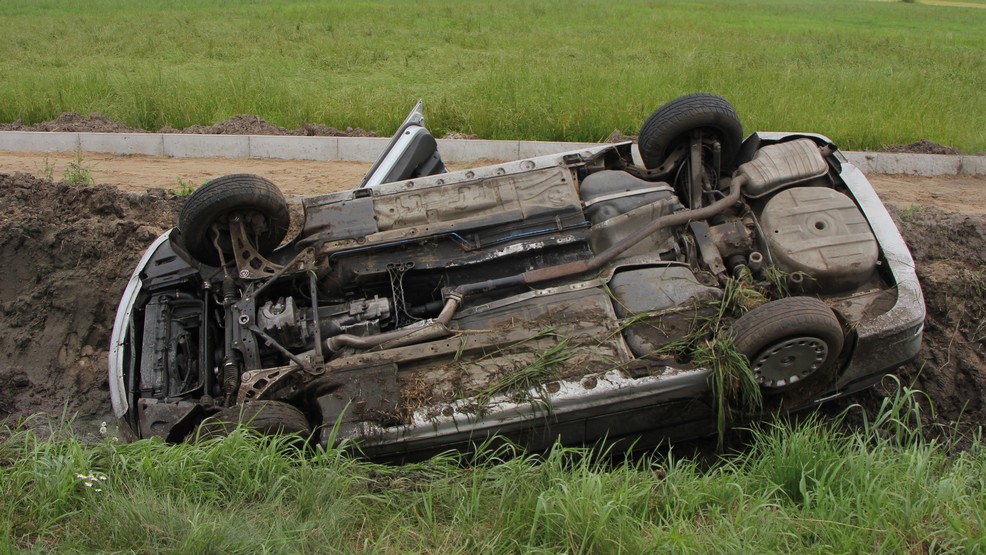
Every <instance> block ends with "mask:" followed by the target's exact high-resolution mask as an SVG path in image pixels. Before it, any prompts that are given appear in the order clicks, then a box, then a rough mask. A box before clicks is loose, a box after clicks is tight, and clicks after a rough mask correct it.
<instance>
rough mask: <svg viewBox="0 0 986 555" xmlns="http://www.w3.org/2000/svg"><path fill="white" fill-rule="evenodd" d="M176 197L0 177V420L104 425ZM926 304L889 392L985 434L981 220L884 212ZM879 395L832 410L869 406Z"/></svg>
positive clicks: (985, 226) (947, 422)
mask: <svg viewBox="0 0 986 555" xmlns="http://www.w3.org/2000/svg"><path fill="white" fill-rule="evenodd" d="M182 203H183V199H180V198H174V197H169V196H168V195H166V194H164V193H162V192H158V193H156V194H155V193H146V194H132V193H125V192H121V191H119V190H117V189H115V188H113V187H109V186H91V187H87V186H76V185H69V184H65V183H52V182H50V181H45V180H43V179H39V178H36V177H32V176H30V175H26V174H14V175H7V174H0V264H2V268H3V271H2V272H0V420H3V419H4V418H6V417H11V416H13V417H15V418H16V417H18V416H22V415H28V414H32V413H44V412H47V413H49V414H51V415H54V416H58V415H60V414H62V411H63V409H65V408H67V410H68V414H70V415H71V414H73V413H78V414H79V415H80V417H81V418H82V419H86V418H88V419H89V420H90V421H91V420H93V419H97V422H98V419H107V420H108V417H109V412H110V407H109V387H108V382H107V370H106V369H107V356H108V347H109V338H110V332H111V329H112V326H113V318H114V315H115V311H116V307H117V304H118V302H119V299H120V295H121V293H122V291H123V289H124V287H125V285H126V282H127V280H128V279H129V277H130V274H131V272H132V271H133V268H134V267H135V266H136V264H137V262H138V260H139V259H140V257H141V256H142V254H143V253H144V251H145V249H146V248H147V246H148V245H149V244H150V243H151V242H152V241H153V240H154V238H155V237H157V236H158V235H159V234H160V233H162V232H163V231H165V230H166V229H168V228H170V227H172V226H173V225H174V223H175V222H176V221H177V216H178V211H179V210H180V207H181V205H182ZM891 211H892V213H893V215H894V218H895V219H896V221H897V224H898V226H899V227H900V229H901V231H902V233H903V235H904V237H905V239H906V240H907V242H908V244H909V245H910V248H911V251H912V253H913V254H914V257H915V259H916V265H917V272H918V276H919V278H920V279H921V283H922V286H923V288H924V294H925V298H926V300H927V309H928V318H927V322H926V324H925V336H924V337H925V339H924V345H923V347H922V350H921V352H920V354H919V355H918V358H917V360H915V361H914V362H912V363H910V364H908V365H907V366H905V367H903V368H901V369H900V370H899V371H898V372H897V374H898V375H899V376H900V377H901V382H902V383H903V384H904V385H906V386H910V387H914V388H917V389H920V390H923V391H925V392H926V393H927V394H928V397H929V398H930V400H931V401H932V404H933V406H934V410H935V420H936V422H938V423H940V424H942V425H944V426H952V425H953V424H954V423H955V422H959V423H960V426H965V425H971V426H978V425H983V424H986V402H984V399H986V370H984V358H986V323H984V322H986V216H984V215H964V214H955V213H949V212H943V211H941V210H939V209H937V208H934V207H920V208H908V209H906V210H897V209H893V208H891ZM887 394H888V393H887V392H886V391H884V390H882V389H880V388H876V389H873V390H869V391H866V392H862V393H860V394H857V395H855V396H853V397H852V398H850V399H847V400H845V401H843V402H841V403H844V404H843V405H842V406H847V405H848V404H851V403H859V404H861V405H863V406H864V407H867V408H874V407H878V406H879V404H880V403H881V402H882V400H883V397H884V396H885V395H887Z"/></svg>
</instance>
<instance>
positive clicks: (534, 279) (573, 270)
mask: <svg viewBox="0 0 986 555" xmlns="http://www.w3.org/2000/svg"><path fill="white" fill-rule="evenodd" d="M743 182H744V180H743V179H742V178H737V179H734V180H733V181H732V183H731V185H730V190H729V194H728V195H726V196H725V197H723V198H721V199H719V200H717V201H716V202H714V203H712V204H710V205H708V206H706V207H704V208H699V209H695V210H683V211H681V212H675V213H674V214H669V215H667V216H664V217H661V218H658V219H656V220H654V221H653V222H652V223H651V224H650V225H648V226H647V227H644V228H642V229H641V230H639V231H638V232H636V233H634V234H633V235H630V236H628V237H626V238H625V239H623V240H621V241H619V242H617V243H615V244H613V246H611V247H609V248H608V249H606V250H605V251H603V252H601V253H599V254H598V255H596V256H595V257H593V258H591V259H589V260H580V261H577V262H570V263H567V264H560V265H558V266H552V267H550V268H541V269H537V270H530V271H528V272H525V273H523V274H520V275H517V276H511V277H506V278H500V279H494V280H488V281H483V282H478V283H470V284H466V285H460V286H459V287H457V288H456V289H455V290H454V291H452V293H451V294H449V298H448V301H447V302H446V303H445V308H443V309H442V312H441V314H439V316H438V317H437V318H435V319H434V320H432V321H430V322H426V323H425V324H424V325H422V326H412V327H407V328H403V329H399V330H395V331H392V332H388V333H382V334H379V335H374V336H370V337H360V336H355V335H350V334H343V335H337V336H335V337H331V338H329V339H328V340H326V341H325V346H326V348H328V349H329V350H330V351H332V352H338V351H339V350H340V349H342V348H343V347H353V348H355V349H371V348H373V347H377V346H379V345H383V344H385V343H386V344H388V346H399V345H405V344H407V341H409V340H412V341H415V342H419V341H427V340H431V339H437V338H439V337H445V336H448V335H451V333H452V331H451V330H450V329H448V323H449V322H450V321H451V320H452V316H453V315H454V314H455V311H456V310H457V309H458V307H459V304H460V303H461V302H462V298H463V297H465V296H467V295H470V294H475V293H480V292H486V291H493V290H495V289H499V288H502V287H514V286H518V285H531V284H534V283H540V282H542V281H549V280H552V279H559V278H564V277H568V276H572V275H576V274H582V273H586V272H591V271H594V270H598V269H600V268H602V267H603V266H605V265H606V264H608V263H609V262H611V261H612V260H613V259H614V258H616V257H617V256H619V255H620V254H621V253H623V252H625V251H626V250H627V249H629V248H630V247H632V246H634V245H636V244H637V243H639V242H640V241H642V240H643V239H644V238H646V237H647V236H649V235H651V234H653V233H654V232H656V231H657V230H659V229H663V228H665V227H670V226H675V225H682V224H685V223H688V222H689V221H692V220H704V219H706V218H709V217H711V216H714V215H715V214H718V213H719V212H722V211H724V210H726V209H727V208H729V207H730V206H732V205H734V204H735V203H736V202H737V201H738V200H739V197H740V190H741V189H742V187H743Z"/></svg>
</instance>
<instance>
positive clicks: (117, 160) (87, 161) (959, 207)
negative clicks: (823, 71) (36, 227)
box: [0, 151, 986, 214]
mask: <svg viewBox="0 0 986 555" xmlns="http://www.w3.org/2000/svg"><path fill="white" fill-rule="evenodd" d="M76 158H77V155H76V154H75V153H65V152H52V153H48V154H39V153H37V152H10V151H0V173H17V172H23V173H30V174H33V175H37V176H43V175H44V174H45V168H46V167H48V168H50V170H51V175H52V176H53V177H54V178H55V180H56V181H57V180H59V179H60V178H61V177H62V176H63V175H64V172H65V168H66V166H67V165H68V164H69V163H72V162H73V161H75V160H76ZM486 162H489V163H495V161H486ZM82 165H83V166H84V167H86V168H88V169H89V170H90V171H91V173H92V176H93V178H94V180H95V181H96V183H102V184H107V185H113V186H115V187H118V188H119V189H121V190H123V191H131V192H143V191H148V190H151V189H164V190H177V189H179V187H180V185H181V183H180V181H179V180H181V182H187V183H191V184H192V185H194V186H199V185H202V184H203V183H205V182H206V181H208V180H210V179H212V178H215V177H219V176H221V175H227V174H231V173H253V174H257V175H262V176H264V177H266V178H268V179H270V180H271V181H273V182H274V183H276V184H277V186H278V187H280V188H281V190H282V191H284V193H285V194H286V195H302V196H304V195H317V194H323V193H331V192H335V191H343V190H345V189H348V188H350V187H353V186H355V185H356V184H357V183H359V181H360V179H361V178H362V177H363V175H364V174H365V173H366V171H367V170H368V169H369V168H370V164H365V163H361V162H316V161H307V160H269V159H259V158H246V159H231V158H167V157H162V156H141V155H132V156H114V155H111V154H100V153H95V152H85V153H82ZM451 166H452V169H461V168H463V167H466V166H467V164H452V165H451ZM868 177H869V179H870V182H872V183H873V186H874V187H875V188H876V190H877V193H878V194H879V195H880V197H881V198H882V199H883V200H884V201H885V202H889V203H891V204H895V205H897V206H899V207H901V208H907V207H909V206H911V205H929V206H937V207H939V208H941V209H943V210H947V211H951V212H961V213H967V214H986V195H984V194H983V191H986V178H983V177H970V176H949V177H912V176H893V175H870V176H868Z"/></svg>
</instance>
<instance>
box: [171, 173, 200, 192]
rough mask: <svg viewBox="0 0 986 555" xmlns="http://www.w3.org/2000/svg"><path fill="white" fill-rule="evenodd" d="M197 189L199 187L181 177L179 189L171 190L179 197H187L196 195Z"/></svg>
mask: <svg viewBox="0 0 986 555" xmlns="http://www.w3.org/2000/svg"><path fill="white" fill-rule="evenodd" d="M197 188H198V187H196V186H195V184H194V183H192V182H191V181H190V180H185V179H182V178H181V177H179V178H178V187H176V188H174V189H171V192H172V193H174V195H175V196H177V197H187V196H189V195H191V194H192V193H194V192H195V189H197Z"/></svg>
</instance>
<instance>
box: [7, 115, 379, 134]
mask: <svg viewBox="0 0 986 555" xmlns="http://www.w3.org/2000/svg"><path fill="white" fill-rule="evenodd" d="M0 131H62V132H70V133H86V132H88V133H147V132H148V131H147V130H146V129H135V128H133V127H128V126H126V125H124V124H122V123H117V122H114V121H110V120H109V119H106V118H104V117H103V116H101V115H99V114H91V115H89V116H88V117H86V116H83V115H80V114H77V113H75V112H66V113H64V114H62V115H60V116H58V117H57V118H56V119H54V120H50V121H43V122H39V123H35V124H32V125H25V124H24V123H23V122H21V121H15V122H13V123H3V124H0ZM158 132H159V133H181V134H185V135H295V136H302V137H376V136H377V134H376V133H375V132H373V131H366V130H364V129H359V128H356V129H353V128H352V127H347V128H346V129H343V130H340V129H336V128H335V127H329V126H328V125H324V124H321V123H303V124H302V125H301V127H298V128H297V129H287V128H285V127H280V126H278V125H274V124H272V123H269V122H267V121H266V120H264V119H263V118H261V117H260V116H253V115H245V114H241V115H238V116H233V117H231V118H229V119H228V120H226V121H222V122H219V123H216V124H213V125H191V126H189V127H186V128H184V129H175V128H173V127H163V128H161V129H160V130H158Z"/></svg>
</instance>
